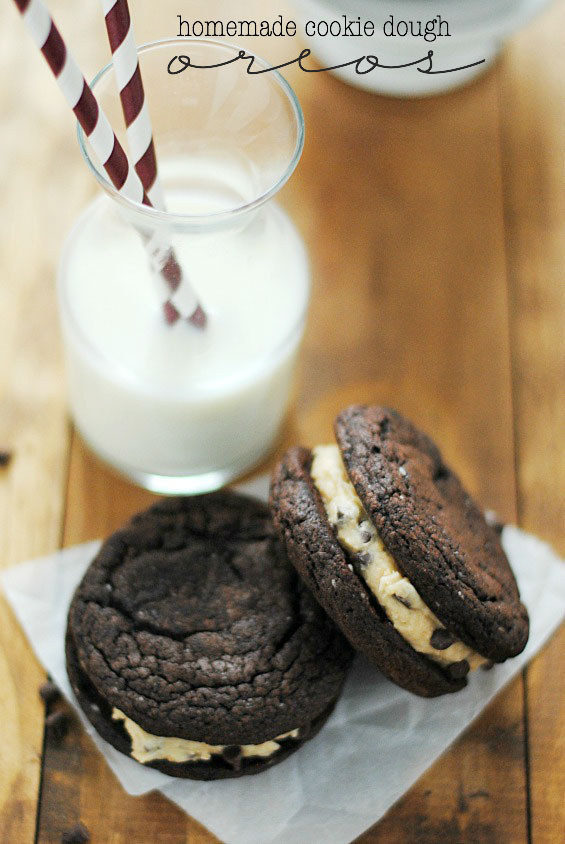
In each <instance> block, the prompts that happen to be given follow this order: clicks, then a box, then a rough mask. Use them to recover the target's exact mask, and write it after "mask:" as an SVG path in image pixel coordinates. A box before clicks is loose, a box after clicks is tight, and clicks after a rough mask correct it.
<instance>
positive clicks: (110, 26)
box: [102, 0, 165, 210]
mask: <svg viewBox="0 0 565 844" xmlns="http://www.w3.org/2000/svg"><path fill="white" fill-rule="evenodd" d="M102 10H103V12H104V20H105V22H106V30H107V32H108V40H109V42H110V49H111V51H112V61H113V64H114V73H115V75H116V82H117V85H118V91H119V94H120V100H121V102H122V110H123V113H124V120H125V122H126V129H127V138H128V146H129V153H130V156H131V160H132V162H133V166H134V167H135V169H136V172H137V175H138V176H139V178H140V179H141V183H142V184H143V187H144V188H145V192H146V193H147V196H148V197H149V199H150V200H151V203H152V204H153V206H154V207H155V208H160V209H162V210H164V209H165V200H164V197H163V191H162V190H161V185H160V183H159V176H158V172H157V159H156V157H155V144H154V143H153V129H152V127H151V118H150V116H149V110H148V108H147V102H146V100H145V91H144V88H143V80H142V77H141V70H140V67H139V58H138V55H137V45H136V42H135V34H134V31H133V24H132V22H131V15H130V12H129V7H128V4H127V0H102Z"/></svg>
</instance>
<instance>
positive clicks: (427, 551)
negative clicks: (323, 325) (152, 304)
mask: <svg viewBox="0 0 565 844" xmlns="http://www.w3.org/2000/svg"><path fill="white" fill-rule="evenodd" d="M336 434H337V440H338V445H339V449H340V456H341V459H342V460H339V452H338V463H339V464H341V463H342V461H343V466H342V468H343V467H344V469H343V472H344V479H345V480H346V482H347V483H349V482H351V483H352V484H353V487H354V490H353V489H352V490H351V491H352V493H353V494H356V497H357V499H358V500H359V506H360V507H361V508H362V509H363V510H364V515H363V516H361V517H360V518H362V519H365V518H366V519H367V522H365V525H364V526H365V527H368V528H369V531H368V532H367V541H368V540H369V539H370V536H371V532H372V533H373V535H376V536H378V538H379V540H380V542H381V543H382V547H383V551H384V553H385V554H387V556H388V557H389V559H390V560H391V562H392V564H393V565H394V567H395V569H396V572H397V574H396V575H394V576H393V577H398V578H399V579H400V578H402V579H403V581H404V584H405V586H406V585H407V584H406V581H409V584H408V588H409V589H410V590H411V594H412V590H413V589H414V590H416V591H415V592H414V593H413V594H414V595H415V596H416V601H417V602H418V603H417V605H416V606H411V604H410V600H407V599H406V591H405V592H404V593H402V592H401V591H400V590H399V594H393V595H392V599H395V600H397V601H398V602H400V603H401V604H402V605H403V607H404V608H405V610H403V612H404V615H405V616H406V617H409V616H410V615H411V613H412V612H413V611H414V613H416V611H417V612H420V611H421V610H420V608H422V609H423V611H424V613H427V616H426V624H427V628H426V625H424V629H428V633H427V634H426V635H427V637H428V638H427V639H425V647H423V646H422V641H421V640H417V641H415V640H414V639H412V640H410V641H412V643H413V644H410V642H409V641H408V640H407V639H408V636H407V634H406V627H404V628H402V629H401V628H400V625H399V629H397V628H396V627H395V626H394V625H393V623H392V622H391V620H390V618H389V615H388V614H387V612H385V610H384V609H383V606H382V605H381V603H380V602H379V601H380V597H381V596H380V595H379V598H377V593H376V592H375V591H374V589H373V588H372V587H371V585H370V583H369V581H368V578H367V576H366V571H367V569H366V565H367V562H368V561H367V559H364V557H365V556H366V555H364V554H363V553H353V552H352V550H351V547H348V545H347V543H346V542H345V541H344V539H343V537H342V538H341V540H339V541H338V537H339V519H338V522H337V523H336V518H337V517H336V516H335V514H334V517H333V522H332V520H330V514H329V511H328V509H327V501H326V503H324V501H323V500H322V497H321V496H320V493H319V491H318V489H317V488H316V485H315V483H314V480H313V478H312V474H311V468H312V453H311V452H310V451H307V450H305V449H291V450H290V451H289V452H288V453H287V454H286V455H285V456H284V458H283V460H282V461H281V463H280V464H279V466H278V467H277V468H276V470H275V473H274V476H273V482H272V489H271V502H270V503H271V509H272V512H273V517H274V521H275V525H276V527H277V529H278V532H279V535H280V537H281V539H282V540H283V542H284V544H285V546H286V548H287V551H288V554H289V557H290V559H291V561H292V562H293V564H294V565H295V567H296V568H297V570H298V571H299V573H300V574H301V576H302V577H303V579H304V580H305V582H306V583H307V585H308V586H309V587H310V589H311V590H312V591H313V593H314V595H315V597H316V598H317V600H318V601H319V602H320V604H321V605H322V606H323V607H324V609H325V610H326V611H327V612H328V614H329V615H330V616H331V617H332V618H333V619H334V620H335V621H336V623H337V624H338V625H339V626H340V628H341V629H342V631H343V632H344V633H345V635H346V636H347V638H348V639H349V641H350V642H351V643H352V645H353V646H354V647H355V648H356V649H357V650H359V651H361V652H363V653H364V654H365V655H366V656H367V657H368V658H369V659H370V660H371V661H372V662H373V663H374V664H375V665H377V667H379V668H380V669H381V670H382V671H383V673H385V674H386V675H387V676H388V677H390V678H391V679H392V680H393V681H394V682H396V683H398V684H399V685H400V686H403V687H404V688H407V689H409V690H410V691H413V692H415V693H416V694H420V695H425V696H434V695H439V694H444V693H446V692H452V691H457V690H458V689H460V688H461V687H462V686H464V685H465V683H466V674H467V672H468V671H469V661H468V660H470V661H471V662H472V663H474V664H475V665H477V664H479V663H480V662H481V661H482V662H483V663H484V664H485V667H486V665H487V664H488V663H489V662H490V661H494V662H502V661H503V660H505V659H507V658H509V657H511V656H514V655H515V654H517V653H519V652H520V651H521V650H522V649H523V648H524V646H525V643H526V641H527V638H528V616H527V612H526V610H525V608H524V606H523V605H522V604H521V603H520V598H519V594H518V589H517V586H516V582H515V580H514V576H513V574H512V571H511V569H510V566H509V564H508V561H507V559H506V556H505V554H504V551H503V549H502V546H501V544H500V539H499V534H498V532H497V531H496V530H495V529H494V528H493V527H492V526H489V525H488V524H487V523H486V521H485V519H484V517H483V514H482V513H481V511H480V510H479V508H478V507H477V505H476V504H475V503H474V502H473V501H472V499H471V498H470V496H469V495H468V494H467V493H466V492H465V490H464V489H463V488H462V486H461V483H460V482H459V480H458V479H457V477H456V476H455V475H454V474H453V473H452V472H451V471H450V470H449V469H448V468H447V467H446V466H445V464H444V463H443V461H442V459H441V455H440V453H439V451H438V449H437V447H436V446H435V445H434V444H433V442H432V441H431V440H430V439H429V438H428V437H427V436H425V435H424V434H423V433H422V432H420V431H418V430H417V429H416V428H415V427H414V426H413V425H411V424H410V423H409V422H408V421H407V420H405V419H403V417H401V416H400V414H398V413H397V412H395V411H390V410H388V409H385V408H379V407H357V406H354V407H351V408H348V409H347V410H345V411H344V412H343V413H341V414H340V415H339V417H338V419H337V421H336ZM334 450H335V449H334ZM339 515H340V516H341V514H339ZM355 527H356V529H357V528H358V529H359V530H360V534H359V535H362V530H361V528H362V527H363V524H362V523H359V524H356V525H355ZM379 576H380V575H379ZM385 580H386V578H385ZM380 582H383V581H380ZM395 582H396V581H395ZM416 593H417V594H416ZM389 600H390V593H389ZM392 603H393V604H394V600H393V601H392ZM389 609H390V605H389ZM392 614H393V615H394V611H393V613H392ZM413 617H414V616H413ZM407 623H408V624H409V623H410V622H407ZM418 623H419V621H418ZM430 625H432V626H431V628H430ZM401 634H402V635H401ZM418 635H420V634H419V633H418ZM416 638H417V637H416ZM450 646H453V647H451V650H449V648H450ZM416 648H417V649H416ZM458 650H459V651H464V652H465V651H470V653H469V655H468V659H465V658H461V657H456V658H455V659H454V661H450V659H451V657H450V654H451V653H454V652H457V651H458ZM442 657H443V662H442Z"/></svg>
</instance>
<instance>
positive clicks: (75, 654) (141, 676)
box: [67, 492, 351, 778]
mask: <svg viewBox="0 0 565 844" xmlns="http://www.w3.org/2000/svg"><path fill="white" fill-rule="evenodd" d="M350 660H351V650H350V648H349V646H348V644H347V643H346V641H345V640H344V638H343V637H342V635H341V633H339V631H338V630H337V629H336V628H335V627H334V625H333V624H332V623H331V621H330V620H329V619H328V618H327V616H325V614H324V613H323V612H322V611H321V609H320V608H319V606H318V605H317V603H316V602H315V601H314V600H313V598H312V596H311V595H310V594H309V592H308V590H307V589H306V588H305V587H304V586H303V585H302V583H301V581H300V580H299V578H298V577H297V575H296V573H295V572H294V570H293V569H292V567H291V566H290V565H289V564H288V562H287V559H286V556H285V554H284V552H283V550H282V547H281V546H280V544H279V542H278V540H277V538H276V535H275V531H274V528H273V525H272V522H271V518H270V515H269V512H268V509H267V508H266V507H265V506H264V505H263V504H260V503H259V502H257V501H255V500H253V499H250V498H247V497H244V496H241V495H236V494H235V493H230V492H220V493H215V494H212V495H207V496H197V497H194V498H177V499H167V500H163V501H159V502H158V503H157V504H155V505H154V506H153V507H152V508H150V509H149V510H148V511H146V512H145V513H142V514H140V515H138V516H136V517H134V518H133V519H132V520H131V522H130V523H129V524H128V525H126V527H125V528H123V529H122V530H120V531H118V532H117V533H116V534H114V535H113V536H111V537H110V538H109V539H108V540H107V541H106V542H105V543H104V545H103V546H102V548H101V550H100V552H99V554H98V555H97V557H96V559H95V560H94V562H93V563H92V564H91V566H90V567H89V569H88V571H87V572H86V574H85V576H84V578H83V580H82V582H81V584H80V585H79V587H78V589H77V591H76V593H75V596H74V598H73V601H72V604H71V608H70V611H69V621H68V631H67V664H68V670H69V676H70V678H71V682H72V685H73V688H74V690H75V693H76V694H77V696H78V698H79V700H80V701H81V703H82V704H83V707H84V709H85V712H86V714H87V716H88V717H89V718H90V720H91V721H92V722H93V723H94V726H95V727H97V729H98V730H99V732H101V733H102V735H104V736H105V737H106V738H107V739H108V740H110V741H111V742H112V743H113V744H115V746H119V749H120V750H122V751H123V752H128V746H129V745H128V742H129V739H128V737H127V735H126V733H125V732H124V730H123V727H122V726H121V725H120V724H119V723H116V721H114V722H112V718H111V712H112V709H118V710H120V711H121V712H123V713H125V714H126V715H127V716H128V718H130V719H131V720H132V721H134V722H135V723H136V724H138V725H139V726H140V727H142V728H143V730H145V731H146V732H148V733H151V734H152V735H154V736H174V737H176V738H177V739H186V740H188V741H193V742H204V743H207V744H210V745H214V746H216V745H223V746H225V747H226V749H227V750H229V751H230V753H229V754H228V753H226V754H225V755H226V758H225V759H224V758H222V759H214V760H212V761H211V762H197V763H185V764H184V765H180V764H179V765H176V766H175V764H174V763H170V762H166V760H165V761H163V763H162V764H160V763H159V762H156V763H154V764H155V766H156V767H159V768H160V769H161V770H167V772H168V773H178V774H179V775H183V776H193V775H194V776H198V777H199V778H204V777H209V776H230V775H231V776H233V775H239V774H240V773H242V772H243V773H247V772H250V773H251V772H256V771H257V770H261V769H262V768H263V767H266V766H267V765H270V764H273V762H274V761H279V760H280V759H281V758H284V756H285V755H288V753H289V752H291V751H292V750H293V749H295V748H296V747H297V746H299V745H300V744H301V743H302V742H303V741H304V740H305V739H306V738H307V737H308V736H309V735H311V734H313V733H314V732H315V731H316V730H317V729H318V728H319V726H320V725H321V723H322V722H323V720H325V718H326V717H327V715H328V713H329V711H330V710H331V707H332V706H333V703H334V702H335V700H336V698H337V696H338V695H339V692H340V690H341V687H342V684H343V681H344V678H345V673H346V670H347V667H348V665H349V663H350ZM298 728H300V732H299V734H298V735H299V738H298V739H294V738H289V739H288V740H286V741H283V742H282V746H281V749H280V750H279V751H277V753H275V754H274V756H273V757H272V758H270V759H249V760H247V759H245V760H244V764H243V766H242V765H241V764H239V762H240V761H241V760H240V759H239V760H238V764H237V765H234V764H233V763H230V760H229V759H228V758H227V757H228V756H229V755H231V756H234V754H233V749H234V747H237V746H240V745H258V744H261V743H263V742H267V741H271V740H273V739H274V738H275V737H277V736H283V735H284V734H286V733H294V735H296V733H295V731H296V730H297V729H298ZM171 768H172V770H171ZM175 768H176V770H175ZM181 768H182V771H181V770H180V769H181ZM242 768H243V770H242Z"/></svg>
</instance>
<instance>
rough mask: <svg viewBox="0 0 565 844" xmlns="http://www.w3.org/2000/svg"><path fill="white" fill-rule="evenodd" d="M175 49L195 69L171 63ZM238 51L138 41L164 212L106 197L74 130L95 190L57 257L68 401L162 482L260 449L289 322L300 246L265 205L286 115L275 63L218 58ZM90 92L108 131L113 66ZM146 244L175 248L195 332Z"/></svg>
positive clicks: (298, 329)
mask: <svg viewBox="0 0 565 844" xmlns="http://www.w3.org/2000/svg"><path fill="white" fill-rule="evenodd" d="M181 51H182V52H183V53H186V54H188V55H190V58H191V62H192V63H193V64H198V65H206V66H207V68H206V69H196V68H193V67H191V68H189V69H188V70H187V71H186V72H183V73H179V74H175V75H171V74H170V73H169V72H168V66H169V62H170V61H171V60H172V59H173V57H174V56H175V55H176V54H177V53H179V52H181ZM237 54H238V49H237V48H235V47H232V46H229V45H225V44H220V43H218V42H210V41H196V40H190V41H184V42H182V47H181V46H180V44H179V42H177V41H169V42H158V43H154V44H149V45H146V46H145V47H143V48H141V49H140V51H139V58H140V65H141V71H142V75H143V80H144V84H145V89H146V98H147V102H148V107H149V109H150V113H151V118H152V122H153V131H154V138H155V144H156V150H157V158H158V162H159V174H160V181H161V185H162V187H163V190H164V194H165V200H166V207H167V210H166V211H159V210H156V209H153V208H149V207H147V206H142V205H138V204H136V203H133V202H131V201H129V200H128V199H126V198H124V197H123V196H122V195H120V194H119V193H118V192H117V191H116V190H115V188H114V187H113V186H112V185H111V183H110V182H109V181H108V180H107V177H106V175H105V173H104V171H103V170H102V169H101V168H100V166H99V164H98V163H97V162H95V161H94V160H93V158H92V157H91V153H90V150H89V148H88V143H87V141H86V139H85V137H84V135H83V134H82V131H81V130H79V140H80V145H81V148H82V151H83V153H84V156H85V158H86V161H87V163H88V164H89V166H90V167H91V169H92V170H93V171H94V174H95V176H96V178H97V179H98V182H99V183H100V185H101V186H102V188H103V195H101V196H99V197H98V198H97V199H95V201H94V202H93V203H92V204H91V205H90V206H89V207H88V208H87V209H86V210H85V211H84V213H83V214H82V216H81V217H80V219H79V220H78V222H77V223H76V225H75V227H74V229H73V231H72V232H71V234H70V236H69V238H68V240H67V243H66V245H65V248H64V252H63V256H62V259H61V264H60V271H59V306H60V316H61V325H62V331H63V337H64V344H65V351H66V359H67V371H68V382H69V401H70V407H71V412H72V416H73V419H74V422H75V425H76V427H77V429H78V430H79V432H80V433H81V435H82V437H83V438H84V440H85V441H86V442H87V443H88V445H89V446H90V447H91V448H92V450H93V451H94V452H96V453H97V454H98V455H99V456H100V457H101V458H102V459H103V460H105V461H106V462H107V463H109V464H110V465H111V466H113V467H114V468H116V469H118V470H119V471H120V472H121V473H123V474H124V475H126V476H128V477H129V478H130V479H132V480H134V481H135V482H137V483H139V484H141V485H143V486H145V487H147V488H148V489H151V490H154V491H156V492H161V493H195V492H203V491H207V490H210V489H214V488H216V487H218V486H220V485H222V484H224V483H226V482H227V481H229V480H230V479H232V478H234V477H236V476H237V475H239V474H241V473H243V472H244V471H245V470H247V469H249V468H250V467H252V466H253V465H254V464H256V463H257V462H258V461H259V460H260V459H261V457H263V456H264V455H265V454H266V453H267V452H268V451H269V449H270V447H271V446H272V444H273V441H274V439H275V438H276V436H277V433H278V431H279V428H280V425H281V422H282V419H283V417H284V414H285V411H286V409H287V405H288V401H289V394H290V389H291V382H292V375H293V368H294V363H295V359H296V355H297V350H298V346H299V343H300V340H301V337H302V333H303V329H304V321H305V316H306V310H307V305H308V296H309V274H308V262H307V257H306V253H305V249H304V245H303V243H302V240H301V238H300V236H299V234H298V233H297V231H296V229H295V227H294V226H293V224H292V222H291V220H290V219H289V218H288V216H287V215H286V214H285V213H284V212H283V211H282V209H281V208H280V207H278V206H277V205H276V203H275V202H274V201H273V197H274V196H275V194H276V193H277V192H278V190H279V189H280V188H281V187H282V185H283V184H284V183H285V182H286V181H287V179H288V178H289V176H290V175H291V173H292V172H293V170H294V168H295V166H296V164H297V162H298V160H299V158H300V154H301V152H302V146H303V137H304V125H303V118H302V113H301V110H300V106H299V104H298V102H297V100H296V97H295V96H294V93H293V91H292V89H291V88H290V86H289V85H288V83H287V82H286V81H285V80H284V79H283V78H282V77H281V76H280V75H279V74H278V73H276V72H267V73H263V74H260V75H255V76H250V75H247V74H246V67H247V65H246V63H245V62H242V61H237V60H234V61H233V63H231V64H225V63H226V62H229V60H230V59H237ZM214 64H222V65H223V66H220V67H216V68H210V67H209V66H210V65H214ZM265 66H266V65H263V64H262V63H259V62H258V61H257V60H256V64H255V67H256V69H258V68H259V67H265ZM94 90H95V93H96V94H97V96H98V97H99V100H100V101H101V104H102V107H103V108H104V109H105V110H106V112H107V113H108V114H109V117H110V120H111V122H112V124H113V125H114V127H115V128H116V127H118V126H120V125H122V118H121V114H120V107H119V100H118V97H117V94H116V89H115V84H114V78H113V73H112V72H111V66H108V67H106V68H104V69H103V70H102V71H101V72H100V73H99V74H98V76H97V77H96V80H95V82H94ZM151 244H153V246H154V245H155V244H161V246H163V247H166V246H170V247H172V249H173V250H174V254H175V256H176V259H177V260H178V262H179V263H180V265H181V267H182V271H183V274H185V275H186V276H187V277H188V278H189V279H190V283H191V284H192V287H193V288H194V290H195V291H196V294H197V296H198V299H199V301H200V302H201V304H202V306H203V308H204V311H205V312H206V314H207V317H208V321H207V324H206V326H205V328H203V329H199V328H196V327H194V326H193V325H191V324H189V323H188V321H187V320H185V319H179V320H178V321H177V322H176V323H175V324H174V325H169V324H167V322H166V320H165V319H164V317H163V307H162V306H163V301H164V300H165V299H166V296H167V293H166V291H165V290H164V285H163V279H162V277H160V276H159V274H158V273H157V272H156V271H154V270H153V269H152V267H151V261H150V259H149V252H150V251H151Z"/></svg>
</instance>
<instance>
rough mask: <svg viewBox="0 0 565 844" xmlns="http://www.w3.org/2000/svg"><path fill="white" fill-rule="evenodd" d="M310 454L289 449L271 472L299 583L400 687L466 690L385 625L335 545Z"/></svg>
mask: <svg viewBox="0 0 565 844" xmlns="http://www.w3.org/2000/svg"><path fill="white" fill-rule="evenodd" d="M311 462H312V454H311V452H310V451H309V450H308V449H305V448H293V449H291V450H290V451H288V452H287V453H286V455H285V456H284V458H283V460H282V461H281V462H280V463H279V465H278V466H277V468H276V469H275V472H274V475H273V480H272V486H271V509H272V513H273V518H274V521H275V525H276V526H277V529H278V531H279V534H280V536H281V539H282V540H283V542H284V544H285V546H286V549H287V552H288V555H289V557H290V559H291V561H292V562H293V564H294V566H295V567H296V569H297V571H298V572H299V573H300V575H301V577H302V578H303V580H304V582H305V583H306V584H307V586H308V587H309V588H310V589H311V590H312V593H313V594H314V596H315V597H316V599H317V600H318V601H319V603H320V604H321V606H322V607H323V608H324V609H325V610H326V612H327V613H328V615H330V616H331V618H333V620H334V621H335V622H336V624H338V625H339V627H340V628H341V630H342V631H343V633H344V634H345V635H346V636H347V638H348V639H349V641H350V642H351V644H352V645H353V647H354V648H355V649H356V650H357V651H359V652H360V653H363V654H364V655H365V656H366V657H367V658H368V659H369V660H370V661H371V662H372V663H373V664H375V665H376V666H377V668H379V669H380V670H381V671H382V672H383V674H386V675H387V677H389V678H390V679H391V680H393V681H394V682H395V683H397V684H398V685H399V686H402V687H403V688H406V689H408V690H409V691H412V692H414V693H415V694H419V695H422V696H424V697H428V696H437V695H441V694H446V693H448V692H456V691H458V690H459V689H461V688H462V687H463V686H464V685H465V681H464V679H462V678H453V677H450V676H449V675H448V674H447V673H446V672H445V671H443V670H442V669H441V668H439V667H438V666H437V665H435V664H434V663H433V662H431V661H430V660H426V659H424V658H422V657H421V656H420V654H418V653H416V651H415V650H413V649H412V648H411V647H410V645H409V644H408V643H407V642H405V640H404V639H403V638H402V636H401V635H400V634H399V633H398V632H397V631H396V630H395V628H394V627H393V625H392V624H391V623H390V622H389V621H388V619H387V617H386V615H385V613H384V611H383V610H382V609H381V607H380V606H379V604H378V602H377V600H376V599H375V598H374V596H373V595H372V594H371V591H370V589H369V588H368V586H367V585H366V584H365V582H364V581H363V579H362V578H361V577H360V576H359V575H358V574H357V573H356V571H355V567H354V564H353V562H352V558H350V557H349V555H347V554H346V552H345V551H344V550H343V549H342V547H341V546H340V544H339V542H338V541H337V539H336V537H335V534H334V532H333V530H332V527H331V525H330V524H329V522H328V520H327V518H326V515H325V512H324V505H323V503H322V501H321V499H320V495H319V493H318V491H317V490H316V488H315V486H314V484H313V482H312V478H311V477H310V465H311Z"/></svg>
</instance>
